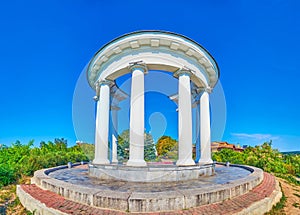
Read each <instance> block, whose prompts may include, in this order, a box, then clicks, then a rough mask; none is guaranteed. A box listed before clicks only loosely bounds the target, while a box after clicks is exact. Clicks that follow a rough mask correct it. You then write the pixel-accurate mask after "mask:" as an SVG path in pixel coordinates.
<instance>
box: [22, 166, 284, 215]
mask: <svg viewBox="0 0 300 215" xmlns="http://www.w3.org/2000/svg"><path fill="white" fill-rule="evenodd" d="M75 172H77V171H75ZM78 172H82V171H78ZM61 177H62V176H61ZM64 177H66V176H64ZM83 177H84V176H83ZM100 186H104V185H103V184H102V185H100ZM276 187H277V188H276ZM18 189H21V190H23V191H25V192H26V193H27V195H28V198H32V199H34V200H33V201H37V202H38V203H39V204H42V205H44V206H46V207H47V208H49V210H50V211H52V213H53V214H77V215H82V214H86V215H96V214H107V215H121V214H122V215H123V214H141V212H139V213H126V212H121V211H116V210H109V209H101V208H95V207H91V206H87V205H84V204H80V203H76V202H73V201H71V200H68V199H66V198H64V197H62V196H60V195H58V194H56V193H53V192H50V191H48V190H43V189H41V188H39V187H37V186H36V185H34V184H31V185H21V186H19V187H18ZM276 189H277V191H276ZM276 192H279V191H278V185H277V184H276V181H275V178H274V176H272V175H270V174H268V173H264V180H263V182H262V183H261V184H260V185H259V186H257V187H255V188H254V189H253V190H251V191H249V192H248V193H246V194H244V195H241V196H238V197H236V198H233V199H230V200H226V201H224V202H221V203H215V204H210V205H204V206H200V207H195V208H190V209H187V210H180V211H172V212H170V211H168V212H153V213H149V212H148V213H142V214H145V215H154V214H161V215H167V214H169V215H173V214H174V215H175V214H205V215H210V214H211V215H217V214H246V213H249V212H250V211H251V212H257V211H258V214H263V213H264V211H266V210H268V209H269V208H270V207H269V206H266V204H267V205H270V202H269V201H268V200H272V199H274V198H276V199H278V198H280V196H278V195H276ZM276 201H277V200H276ZM271 205H272V204H271ZM259 211H261V213H259ZM48 214H51V213H48Z"/></svg>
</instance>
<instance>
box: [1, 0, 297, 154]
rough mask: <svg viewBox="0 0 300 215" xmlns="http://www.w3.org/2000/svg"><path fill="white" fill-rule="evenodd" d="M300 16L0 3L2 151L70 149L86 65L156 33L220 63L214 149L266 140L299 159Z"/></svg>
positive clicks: (212, 6) (168, 6)
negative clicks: (133, 36) (112, 46)
mask: <svg viewBox="0 0 300 215" xmlns="http://www.w3.org/2000/svg"><path fill="white" fill-rule="evenodd" d="M299 10H300V3H299V1H297V0H294V1H291V0H284V1H279V0H277V1H276V0H272V1H271V0H270V1H242V0H240V1H233V0H232V1H221V0H220V1H198V0H197V1H196V0H195V1H176V0H172V1H162V0H160V1H156V0H152V1H141V0H140V1H126V2H125V1H95V0H94V1H92V0H90V1H83V0H82V1H77V0H72V1H30V0H28V1H15V0H12V1H2V2H1V3H0V69H1V77H0V98H1V105H0V144H6V145H9V144H10V143H11V142H15V141H16V140H20V141H21V142H23V143H26V142H27V141H28V140H30V139H34V140H35V142H36V144H38V143H39V142H40V141H41V140H45V141H47V140H53V139H54V138H55V137H64V138H66V139H68V141H69V144H70V145H71V144H74V142H75V141H76V139H77V138H76V136H75V132H74V128H73V122H72V100H73V92H74V89H75V86H76V83H77V80H78V78H79V77H80V74H81V73H82V70H83V68H84V67H85V65H86V64H87V63H88V61H89V60H90V58H91V57H92V56H93V54H94V53H95V52H96V51H97V50H98V49H99V48H100V47H101V46H102V45H104V44H105V43H107V42H108V41H110V40H112V39H113V38H115V37H118V36H120V35H122V34H125V33H128V32H132V31H136V30H143V29H159V30H166V31H173V32H176V33H179V34H183V35H185V36H188V37H190V38H192V39H193V40H195V41H197V42H198V43H200V44H202V45H203V46H204V47H205V48H206V49H207V50H208V51H209V52H210V53H211V54H212V55H213V56H214V57H215V59H216V61H217V62H218V64H219V67H220V70H221V78H220V83H221V84H222V87H223V90H224V94H225V99H226V105H227V111H226V128H225V132H224V135H223V137H222V140H224V141H228V142H232V143H240V144H241V145H243V144H250V145H255V144H259V143H263V142H264V141H266V140H270V139H272V140H273V145H274V146H275V147H277V148H279V149H280V150H282V151H290V150H300V113H299V110H300V89H299V77H300V74H299V70H300V54H299V50H300V42H299V38H300V14H299ZM148 96H150V97H149V99H151V95H150V94H149V95H148ZM87 99H88V100H90V97H89V98H87ZM163 103H164V102H162V103H161V104H163ZM169 105H171V106H172V104H169ZM161 106H163V105H161ZM157 107H158V106H157V105H156V106H151V105H150V106H149V107H148V110H150V109H151V108H152V109H153V111H156V112H157V110H156V108H157ZM91 112H92V111H91ZM160 117H161V116H159V115H156V116H154V117H153V118H152V121H153V120H154V121H155V119H156V118H157V119H159V118H160ZM146 120H147V122H148V119H146ZM152 123H153V122H152ZM154 124H155V123H154ZM154 124H153V125H154ZM170 124H171V123H168V129H167V130H166V134H170V133H172V131H171V130H172V128H171V127H170V126H171V125H170ZM173 126H174V125H173ZM169 127H170V128H169ZM86 129H87V130H91V129H93V125H90V128H89V127H88V126H87V127H86ZM175 130H176V129H175ZM168 132H169V133H168Z"/></svg>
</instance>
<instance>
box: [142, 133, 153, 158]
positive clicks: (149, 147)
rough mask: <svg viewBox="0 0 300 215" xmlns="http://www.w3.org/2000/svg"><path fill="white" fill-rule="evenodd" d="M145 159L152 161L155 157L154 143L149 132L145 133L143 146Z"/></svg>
mask: <svg viewBox="0 0 300 215" xmlns="http://www.w3.org/2000/svg"><path fill="white" fill-rule="evenodd" d="M144 157H145V161H154V160H155V159H156V154H155V144H154V140H153V137H152V135H151V134H148V133H146V134H145V146H144Z"/></svg>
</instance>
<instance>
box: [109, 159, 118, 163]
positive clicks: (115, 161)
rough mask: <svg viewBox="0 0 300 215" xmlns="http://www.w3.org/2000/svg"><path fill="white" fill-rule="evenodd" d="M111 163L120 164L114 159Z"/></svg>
mask: <svg viewBox="0 0 300 215" xmlns="http://www.w3.org/2000/svg"><path fill="white" fill-rule="evenodd" d="M111 162H112V163H119V161H118V160H117V159H113V160H112V161H111Z"/></svg>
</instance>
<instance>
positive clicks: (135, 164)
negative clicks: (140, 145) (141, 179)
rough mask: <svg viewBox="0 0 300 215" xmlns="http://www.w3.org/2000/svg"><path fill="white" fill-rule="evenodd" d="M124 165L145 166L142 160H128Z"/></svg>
mask: <svg viewBox="0 0 300 215" xmlns="http://www.w3.org/2000/svg"><path fill="white" fill-rule="evenodd" d="M126 165H127V166H147V163H146V161H144V160H128V161H127V163H126Z"/></svg>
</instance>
